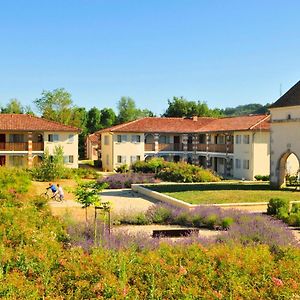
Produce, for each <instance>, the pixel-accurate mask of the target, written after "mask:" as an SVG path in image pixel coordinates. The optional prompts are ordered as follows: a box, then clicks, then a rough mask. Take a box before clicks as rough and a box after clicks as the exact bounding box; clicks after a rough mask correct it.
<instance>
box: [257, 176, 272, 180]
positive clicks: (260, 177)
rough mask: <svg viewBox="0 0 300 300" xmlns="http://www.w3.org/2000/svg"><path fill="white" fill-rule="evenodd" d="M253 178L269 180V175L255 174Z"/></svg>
mask: <svg viewBox="0 0 300 300" xmlns="http://www.w3.org/2000/svg"><path fill="white" fill-rule="evenodd" d="M254 178H255V179H256V180H257V181H269V180H270V175H255V176H254Z"/></svg>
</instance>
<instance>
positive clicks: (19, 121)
mask: <svg viewBox="0 0 300 300" xmlns="http://www.w3.org/2000/svg"><path fill="white" fill-rule="evenodd" d="M0 130H1V131H67V132H80V129H79V128H76V127H73V126H69V125H64V124H61V123H58V122H54V121H49V120H46V119H43V118H39V117H35V116H31V115H27V114H0Z"/></svg>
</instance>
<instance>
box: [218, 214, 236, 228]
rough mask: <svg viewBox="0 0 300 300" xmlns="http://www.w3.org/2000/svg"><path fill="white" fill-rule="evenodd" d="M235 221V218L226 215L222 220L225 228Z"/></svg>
mask: <svg viewBox="0 0 300 300" xmlns="http://www.w3.org/2000/svg"><path fill="white" fill-rule="evenodd" d="M233 223H234V220H233V218H231V217H225V218H224V219H222V220H221V226H222V228H223V229H228V228H229V227H230V226H231V225H232V224H233Z"/></svg>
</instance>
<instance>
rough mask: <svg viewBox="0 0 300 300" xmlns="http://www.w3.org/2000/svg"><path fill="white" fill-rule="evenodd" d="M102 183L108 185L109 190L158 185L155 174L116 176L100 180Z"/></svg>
mask: <svg viewBox="0 0 300 300" xmlns="http://www.w3.org/2000/svg"><path fill="white" fill-rule="evenodd" d="M100 182H102V183H107V184H108V188H109V189H123V188H130V187H131V185H132V184H134V183H156V182H158V180H156V179H155V178H154V176H153V174H141V173H127V174H119V173H118V174H114V175H110V176H107V177H105V178H103V179H101V180H100Z"/></svg>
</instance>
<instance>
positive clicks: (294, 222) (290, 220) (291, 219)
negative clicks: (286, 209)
mask: <svg viewBox="0 0 300 300" xmlns="http://www.w3.org/2000/svg"><path fill="white" fill-rule="evenodd" d="M284 221H285V222H286V223H287V224H288V225H289V226H297V227H298V226H300V212H297V213H290V214H289V215H288V216H287V217H286V219H285V220H284Z"/></svg>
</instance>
